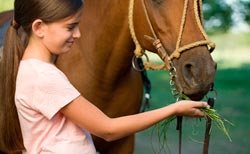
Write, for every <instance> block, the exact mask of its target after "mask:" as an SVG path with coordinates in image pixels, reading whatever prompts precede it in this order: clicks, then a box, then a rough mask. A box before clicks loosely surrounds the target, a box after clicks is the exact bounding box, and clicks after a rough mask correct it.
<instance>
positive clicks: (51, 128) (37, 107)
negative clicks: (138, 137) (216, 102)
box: [0, 0, 208, 154]
mask: <svg viewBox="0 0 250 154" xmlns="http://www.w3.org/2000/svg"><path fill="white" fill-rule="evenodd" d="M14 8H15V9H14V19H13V22H12V24H11V26H10V27H9V29H8V32H7V34H6V39H5V44H4V53H3V54H4V55H3V60H2V64H1V65H2V68H1V71H2V72H1V75H2V76H1V81H0V83H1V84H2V85H1V93H0V94H1V95H0V98H1V112H0V113H1V116H0V117H1V118H2V119H1V120H0V121H1V124H0V126H1V129H0V130H1V131H0V132H1V134H0V135H1V136H0V137H1V144H2V149H3V150H5V151H6V152H8V153H14V152H16V151H22V153H23V154H45V153H46V154H48V153H53V154H69V153H73V154H95V153H96V151H95V148H94V145H93V142H92V140H91V137H90V135H89V132H90V133H92V134H94V135H96V136H99V137H101V138H103V139H105V140H107V141H113V140H117V139H120V138H122V137H125V136H127V135H130V134H132V133H135V132H138V131H141V130H144V129H146V128H148V127H150V126H152V125H154V124H155V123H157V122H160V121H161V120H163V119H165V118H168V117H170V116H173V115H178V116H190V117H202V116H204V114H203V113H202V112H201V111H200V110H199V109H198V108H202V107H208V105H207V103H205V102H194V101H180V102H178V103H174V104H171V105H169V106H166V107H163V108H160V109H156V110H152V111H149V112H145V113H140V114H136V115H130V116H124V117H119V118H113V119H112V118H109V117H107V116H106V115H105V114H104V113H103V112H102V111H100V110H99V109H98V108H97V107H95V106H94V105H93V104H92V103H91V102H89V101H88V100H86V99H85V98H84V97H83V96H81V94H80V93H79V92H78V91H77V90H76V89H75V88H74V87H73V86H72V84H71V83H70V82H69V80H68V79H67V77H66V76H65V75H64V74H63V73H62V72H61V71H60V70H58V69H57V68H56V66H55V65H54V64H53V60H52V59H53V56H54V55H59V54H61V53H65V52H67V51H69V49H70V48H71V46H72V45H73V43H74V41H75V40H76V39H77V38H79V37H80V31H79V28H78V24H79V21H80V17H81V12H82V0H15V6H14ZM19 30H23V31H24V34H25V36H26V39H22V41H21V39H20V38H19V36H18V31H19Z"/></svg>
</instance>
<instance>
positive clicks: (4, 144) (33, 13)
mask: <svg viewBox="0 0 250 154" xmlns="http://www.w3.org/2000/svg"><path fill="white" fill-rule="evenodd" d="M82 5H83V2H82V0H15V2H14V17H13V21H12V23H11V25H10V26H9V28H8V30H7V32H6V36H5V40H4V48H3V57H2V60H1V70H0V71H1V72H0V148H2V149H1V150H3V151H5V152H7V153H15V152H18V151H19V152H20V151H21V150H23V149H24V145H23V140H22V134H21V128H20V124H19V120H18V114H17V110H16V106H15V88H16V76H17V72H18V66H19V62H20V60H21V59H22V56H23V52H24V49H25V46H26V43H25V42H27V41H28V40H29V36H30V35H31V33H32V29H31V25H32V23H33V21H34V20H36V19H41V20H43V21H44V22H46V23H50V22H55V21H57V20H60V19H63V18H66V17H69V16H71V15H74V14H75V13H76V12H78V11H79V10H80V9H81V8H82ZM20 30H22V31H23V34H25V36H26V39H24V40H26V41H24V40H21V39H20V36H19V35H20Z"/></svg>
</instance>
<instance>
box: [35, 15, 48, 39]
mask: <svg viewBox="0 0 250 154" xmlns="http://www.w3.org/2000/svg"><path fill="white" fill-rule="evenodd" d="M44 28H45V23H44V22H43V21H42V20H41V19H36V20H35V21H33V23H32V33H33V34H35V35H36V36H37V37H39V38H42V37H43V36H44V30H45V29H44Z"/></svg>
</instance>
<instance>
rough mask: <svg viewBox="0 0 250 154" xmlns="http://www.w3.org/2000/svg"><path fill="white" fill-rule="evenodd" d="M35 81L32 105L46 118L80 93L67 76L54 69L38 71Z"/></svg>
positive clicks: (50, 116)
mask: <svg viewBox="0 0 250 154" xmlns="http://www.w3.org/2000/svg"><path fill="white" fill-rule="evenodd" d="M36 83H37V86H35V88H34V93H33V100H32V105H33V108H34V109H35V110H37V111H39V112H40V113H41V114H43V115H44V116H45V117H47V118H48V119H51V118H52V117H53V116H54V115H55V114H56V113H57V112H58V111H59V110H60V109H61V108H63V107H64V106H65V105H67V104H69V103H70V102H71V101H73V100H74V99H75V98H77V97H78V96H79V95H80V93H79V92H78V91H77V90H76V88H74V86H73V85H72V84H71V83H70V82H69V80H68V79H67V77H66V76H65V75H64V74H63V73H62V72H61V71H59V70H56V69H55V70H50V71H48V70H47V71H46V72H43V73H40V75H39V77H38V80H37V82H36Z"/></svg>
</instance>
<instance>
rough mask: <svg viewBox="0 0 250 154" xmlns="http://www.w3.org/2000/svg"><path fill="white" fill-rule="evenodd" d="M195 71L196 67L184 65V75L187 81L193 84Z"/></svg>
mask: <svg viewBox="0 0 250 154" xmlns="http://www.w3.org/2000/svg"><path fill="white" fill-rule="evenodd" d="M193 69H194V67H193V65H192V64H191V63H187V64H185V65H184V70H183V73H184V76H185V79H186V80H187V82H188V83H189V82H191V80H192V78H193V77H194V70H193ZM189 84H190V83H189Z"/></svg>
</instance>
